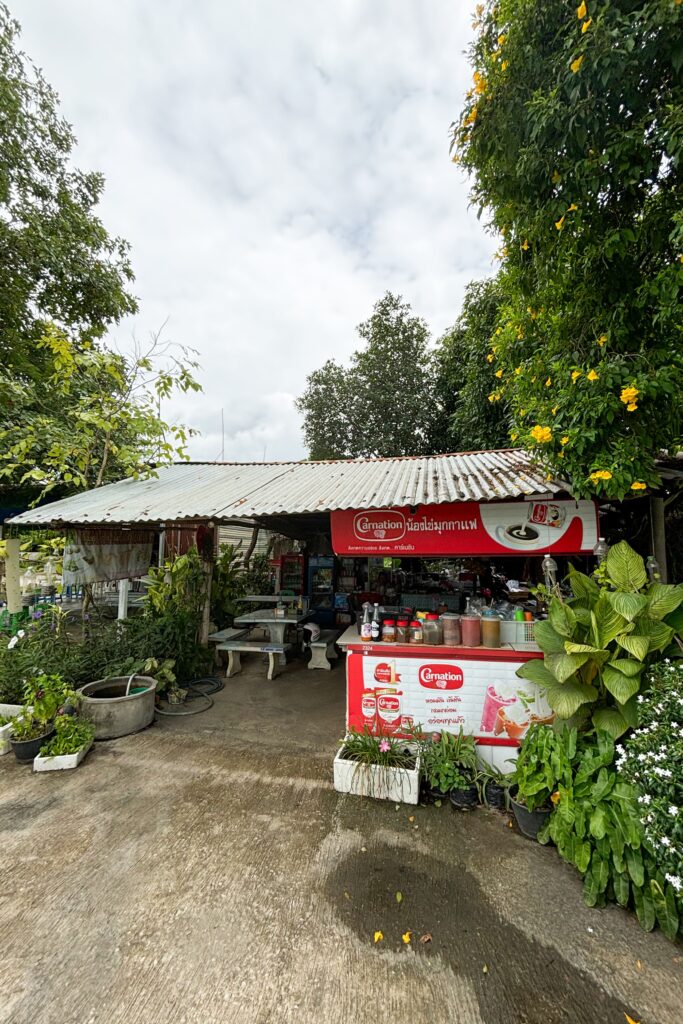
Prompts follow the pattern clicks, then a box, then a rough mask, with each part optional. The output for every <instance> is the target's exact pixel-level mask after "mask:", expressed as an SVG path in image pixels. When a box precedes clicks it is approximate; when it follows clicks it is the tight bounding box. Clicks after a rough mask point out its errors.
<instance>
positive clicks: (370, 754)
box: [341, 729, 415, 770]
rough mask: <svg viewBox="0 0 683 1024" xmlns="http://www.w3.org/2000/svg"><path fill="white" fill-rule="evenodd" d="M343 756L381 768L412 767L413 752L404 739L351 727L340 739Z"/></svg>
mask: <svg viewBox="0 0 683 1024" xmlns="http://www.w3.org/2000/svg"><path fill="white" fill-rule="evenodd" d="M341 742H342V744H343V757H344V758H345V760H347V761H357V762H358V764H376V765H380V767H383V768H403V769H406V770H408V769H411V770H412V769H413V768H414V767H415V754H413V753H412V751H410V750H409V749H408V748H407V747H406V744H405V741H400V740H397V739H394V738H393V737H389V736H373V735H371V733H370V732H369V731H367V730H366V731H364V732H358V731H357V730H355V729H351V730H350V732H349V734H348V735H347V736H346V738H345V739H343V740H342V741H341Z"/></svg>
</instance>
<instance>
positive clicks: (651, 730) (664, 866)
mask: <svg viewBox="0 0 683 1024" xmlns="http://www.w3.org/2000/svg"><path fill="white" fill-rule="evenodd" d="M647 682H648V683H649V686H650V689H649V691H647V692H646V693H645V694H644V695H641V696H640V697H639V698H638V700H639V702H640V708H639V712H640V726H639V728H637V729H635V730H634V731H633V732H632V733H631V734H630V735H629V736H628V737H627V738H626V739H625V741H624V743H623V746H619V747H617V755H618V757H617V767H618V769H619V772H620V774H621V775H623V777H624V778H625V779H627V780H628V781H629V782H631V783H632V784H633V785H634V786H635V787H636V789H637V790H638V793H639V795H638V807H639V810H640V820H641V822H642V825H643V829H644V831H645V837H646V840H647V843H648V846H649V847H650V849H651V850H652V853H653V855H654V857H655V859H656V862H657V866H658V868H659V869H660V870H661V871H662V873H663V874H664V876H665V878H666V880H667V881H668V882H669V883H670V884H671V885H672V887H673V888H674V890H675V891H676V893H677V894H678V896H679V897H683V661H670V660H669V659H666V660H665V661H662V662H659V663H658V664H657V665H655V666H653V667H652V668H651V669H650V671H649V673H648V677H647Z"/></svg>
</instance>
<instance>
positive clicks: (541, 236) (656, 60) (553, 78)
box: [453, 0, 683, 498]
mask: <svg viewBox="0 0 683 1024" xmlns="http://www.w3.org/2000/svg"><path fill="white" fill-rule="evenodd" d="M586 7H587V11H586V14H585V15H584V16H582V17H581V18H579V17H577V7H576V6H574V5H573V4H567V3H565V2H564V0H487V2H485V3H483V4H482V5H481V13H480V18H479V21H478V23H477V29H478V32H477V36H476V39H475V42H474V44H473V47H472V50H471V61H472V65H473V67H474V70H475V76H474V87H473V89H472V90H471V91H470V92H469V93H468V96H467V100H466V103H465V107H464V110H463V112H462V115H461V117H460V119H459V121H458V123H457V124H455V125H454V126H453V142H454V146H453V149H454V153H455V159H456V161H458V162H460V163H461V164H462V165H463V166H464V168H465V169H466V171H467V172H469V173H470V174H471V175H472V177H473V181H474V187H473V199H474V202H475V203H476V204H477V205H478V206H479V207H480V209H481V210H486V211H488V213H489V214H490V218H491V219H490V224H491V227H492V229H493V230H494V231H496V232H500V234H501V235H502V237H503V244H502V248H501V250H500V253H499V256H500V258H501V272H500V275H499V280H500V286H501V288H502V290H503V292H504V293H505V295H506V296H507V301H506V302H505V303H504V304H503V305H502V306H501V309H500V315H499V319H498V325H497V326H496V328H495V330H494V331H493V332H492V335H491V350H490V354H491V355H492V356H493V357H494V365H495V366H496V367H498V368H499V369H500V370H502V378H501V387H500V391H501V394H502V397H503V399H504V400H505V401H506V402H508V403H509V406H510V409H511V410H512V414H513V418H514V426H513V433H515V434H518V435H519V438H520V443H523V444H524V446H525V447H526V446H528V447H532V448H533V447H536V448H537V449H538V452H539V455H540V456H541V457H542V458H543V459H544V460H545V461H546V463H548V464H549V465H550V466H551V468H552V469H554V470H555V471H556V472H558V473H561V474H562V475H563V476H565V477H568V478H569V479H571V481H572V490H573V492H574V493H575V494H577V495H588V494H598V495H604V496H606V497H616V498H621V497H624V496H625V495H626V494H629V493H631V492H636V493H638V492H639V491H642V490H644V489H645V488H646V487H647V486H651V485H655V484H656V483H657V480H658V477H657V473H656V469H655V464H654V460H655V458H656V456H657V453H658V452H659V450H660V449H662V448H668V449H675V448H676V447H677V446H678V444H679V443H680V426H681V423H680V403H678V402H677V401H676V397H677V395H678V394H679V392H680V389H681V385H682V384H683V355H682V352H683V347H682V346H681V339H682V337H683V313H682V310H683V303H681V298H680V292H681V287H682V286H683V213H682V211H681V201H680V193H681V176H682V168H683V161H682V159H681V158H682V156H683V118H682V116H681V111H682V110H683V48H682V47H681V35H682V32H683V5H681V4H678V3H676V2H675V0H654V2H653V0H613V2H611V3H608V4H599V5H598V4H596V3H593V4H591V3H590V2H588V3H587V5H586ZM579 10H580V8H579ZM482 367H483V362H482Z"/></svg>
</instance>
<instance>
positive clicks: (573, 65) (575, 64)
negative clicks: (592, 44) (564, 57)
mask: <svg viewBox="0 0 683 1024" xmlns="http://www.w3.org/2000/svg"><path fill="white" fill-rule="evenodd" d="M582 64H583V54H581V56H580V57H577V58H576V60H573V61H572V62H571V64H570V65H569V66H570V68H571V69H572V71H573V72H574V74H576V72H577V71H578V70H579V69H580V67H581V65H582Z"/></svg>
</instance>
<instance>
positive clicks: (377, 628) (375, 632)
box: [370, 604, 382, 643]
mask: <svg viewBox="0 0 683 1024" xmlns="http://www.w3.org/2000/svg"><path fill="white" fill-rule="evenodd" d="M370 630H371V638H372V642H373V643H377V642H378V641H379V639H380V635H381V632H382V625H381V622H380V618H379V605H378V604H375V607H374V608H373V610H372V622H371V623H370Z"/></svg>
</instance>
